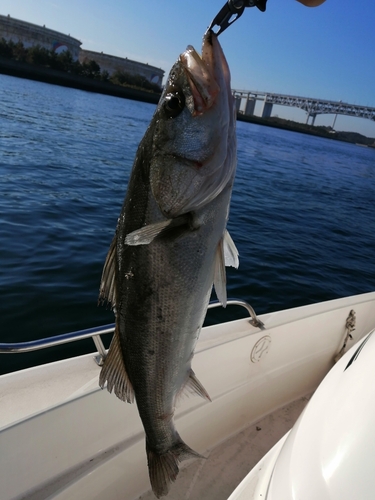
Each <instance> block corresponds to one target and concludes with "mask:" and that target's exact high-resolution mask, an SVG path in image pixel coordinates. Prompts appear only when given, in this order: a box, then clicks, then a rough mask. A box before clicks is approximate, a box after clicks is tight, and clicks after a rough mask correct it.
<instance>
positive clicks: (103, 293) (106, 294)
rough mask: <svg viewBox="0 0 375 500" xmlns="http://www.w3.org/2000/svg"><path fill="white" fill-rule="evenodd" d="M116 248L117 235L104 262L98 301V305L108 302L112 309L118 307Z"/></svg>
mask: <svg viewBox="0 0 375 500" xmlns="http://www.w3.org/2000/svg"><path fill="white" fill-rule="evenodd" d="M116 246H117V237H116V235H115V236H114V237H113V240H112V243H111V245H110V247H109V250H108V254H107V257H106V259H105V262H104V267H103V272H102V278H101V281H100V288H99V299H98V304H103V303H105V302H108V303H110V304H111V307H112V309H114V308H115V306H116V279H115V278H116Z"/></svg>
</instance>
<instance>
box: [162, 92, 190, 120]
mask: <svg viewBox="0 0 375 500" xmlns="http://www.w3.org/2000/svg"><path fill="white" fill-rule="evenodd" d="M184 107H185V96H184V94H183V93H182V92H179V91H175V92H170V93H168V94H167V95H166V96H165V101H164V109H165V111H166V113H167V115H168V118H176V116H178V115H179V114H180V113H181V111H182V110H183V109H184Z"/></svg>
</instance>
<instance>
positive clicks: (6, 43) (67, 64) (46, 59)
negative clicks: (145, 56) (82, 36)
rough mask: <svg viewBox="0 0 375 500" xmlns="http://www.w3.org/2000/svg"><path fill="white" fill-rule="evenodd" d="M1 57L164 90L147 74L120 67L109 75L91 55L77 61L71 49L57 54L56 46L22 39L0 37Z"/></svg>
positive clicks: (99, 78)
mask: <svg viewBox="0 0 375 500" xmlns="http://www.w3.org/2000/svg"><path fill="white" fill-rule="evenodd" d="M0 57H6V58H8V59H13V60H15V61H20V62H26V63H29V64H36V65H38V66H44V67H46V68H51V69H57V70H60V71H65V72H67V73H71V74H73V75H78V76H83V77H86V78H92V79H94V80H99V81H102V82H110V83H114V84H115V85H123V86H126V87H134V88H141V89H143V90H149V91H152V92H158V93H159V92H160V90H161V89H160V87H159V85H157V84H156V83H151V82H150V81H148V80H147V78H145V77H144V76H141V75H133V74H130V73H127V72H126V71H121V70H116V71H115V72H114V73H112V75H110V74H109V73H108V71H107V70H103V71H102V70H101V68H100V66H99V64H98V63H97V62H96V61H94V60H92V59H91V60H89V59H85V60H84V61H83V62H82V63H81V62H79V61H75V60H73V56H72V54H71V53H70V52H69V51H68V50H65V51H63V52H60V53H59V54H57V53H56V52H55V51H54V50H48V49H46V48H44V47H41V46H40V45H33V46H32V47H25V46H24V45H23V43H22V42H13V41H12V40H5V38H2V39H1V40H0Z"/></svg>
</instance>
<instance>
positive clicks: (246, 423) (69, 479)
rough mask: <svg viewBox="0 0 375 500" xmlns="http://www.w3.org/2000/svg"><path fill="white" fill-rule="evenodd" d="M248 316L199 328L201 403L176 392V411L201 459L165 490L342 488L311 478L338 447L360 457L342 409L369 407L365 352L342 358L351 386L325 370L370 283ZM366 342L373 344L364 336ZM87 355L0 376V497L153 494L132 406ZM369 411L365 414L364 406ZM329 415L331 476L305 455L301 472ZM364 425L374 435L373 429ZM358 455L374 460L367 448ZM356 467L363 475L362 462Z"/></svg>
mask: <svg viewBox="0 0 375 500" xmlns="http://www.w3.org/2000/svg"><path fill="white" fill-rule="evenodd" d="M352 311H354V312H352ZM259 319H260V320H261V322H262V323H263V326H262V327H255V326H253V324H251V323H250V321H249V318H244V319H240V320H236V321H230V322H227V323H221V324H218V325H214V326H209V327H205V328H203V329H202V333H201V336H200V339H199V342H198V344H197V348H196V352H195V356H194V360H193V369H194V371H195V373H196V374H197V376H198V378H199V380H200V381H201V382H202V384H203V386H204V387H205V388H206V389H207V391H208V393H209V394H210V396H211V399H212V403H208V402H205V401H203V400H202V399H201V398H198V397H195V396H192V397H190V398H186V399H184V400H182V401H181V403H180V405H179V406H178V408H177V410H176V417H175V422H176V428H177V429H178V432H179V433H180V435H181V437H182V438H183V440H184V441H185V442H186V443H187V444H188V445H189V446H191V447H192V448H193V449H194V450H196V451H198V452H199V453H201V454H203V455H204V456H205V457H207V458H206V459H197V460H195V461H190V462H186V463H184V462H183V463H182V467H181V469H182V470H181V472H180V474H179V476H178V477H177V480H176V482H175V483H174V484H173V485H172V487H171V490H170V493H169V495H168V496H167V497H166V498H167V499H173V500H180V499H184V500H186V499H194V500H196V499H204V500H211V499H215V500H221V499H223V500H224V499H228V497H230V498H231V500H244V499H245V498H246V499H249V500H253V499H255V498H256V499H257V500H260V499H262V500H265V499H268V500H276V499H277V500H279V499H280V500H281V499H282V500H288V499H290V500H292V499H293V500H295V499H297V498H298V499H299V498H303V499H304V500H310V499H313V498H319V500H325V499H327V500H328V498H329V499H330V500H338V499H339V498H340V500H341V499H343V498H348V499H349V498H354V497H353V496H345V495H346V493H345V491H344V493H343V492H342V489H341V490H339V493H340V492H341V493H340V494H341V496H334V495H337V494H339V493H337V491H336V490H335V491H334V494H333V493H332V490H329V489H328V490H327V488H326V489H324V488H325V486H324V485H323V483H324V478H326V477H328V479H329V480H330V481H331V482H332V478H333V477H334V476H335V474H334V472H335V471H336V469H337V470H338V469H339V467H340V460H341V462H344V460H343V456H344V455H345V454H344V452H343V449H346V448H345V446H346V447H349V448H348V449H350V451H351V453H353V454H354V457H355V458H356V460H357V461H358V460H359V455H358V453H360V451H361V449H362V448H361V449H357V451H353V450H354V448H355V446H354V445H355V443H354V444H353V436H354V435H355V429H353V428H352V426H351V424H350V422H347V420H346V414H345V411H349V410H350V408H352V414H350V415H349V418H350V419H354V420H355V414H356V411H355V410H356V408H358V411H357V413H360V414H361V415H359V416H358V415H357V417H356V418H357V420H355V422H356V423H357V425H367V426H368V425H369V422H370V419H369V417H366V419H365V418H364V414H365V412H367V413H368V412H369V411H370V410H369V407H368V405H367V406H366V405H365V406H363V404H362V403H363V401H365V402H368V398H367V399H366V398H363V394H362V392H360V391H359V388H360V387H362V385H363V384H364V381H365V380H368V379H370V377H371V375H369V374H368V373H367V371H368V370H370V368H369V366H371V363H370V361H369V360H370V358H371V356H370V355H369V354H368V353H367V355H366V356H367V358H366V356H363V359H364V361H365V360H366V359H367V364H366V363H364V361H363V362H362V360H361V363H358V364H357V365H356V366H355V371H354V370H352V371H351V372H350V370H347V373H349V372H350V377H352V378H353V380H351V379H349V378H348V377H347V379H346V382H345V383H346V384H350V387H349V389H345V387H347V386H345V387H344V388H343V389H341V388H340V385H339V383H338V382H337V380H338V377H339V375H338V374H339V373H342V371H343V370H342V369H341V368H342V366H344V368H345V367H346V366H347V363H348V360H350V359H352V357H353V354H352V353H351V352H347V351H348V350H349V349H354V351H355V350H356V349H358V346H356V344H357V343H358V342H360V341H362V339H364V338H366V336H368V334H370V333H371V332H372V331H373V330H374V329H375V292H371V293H366V294H362V295H357V296H351V297H347V298H342V299H336V300H332V301H327V302H321V303H318V304H312V305H308V306H303V307H298V308H294V309H287V310H283V311H276V312H273V313H269V314H264V315H261V316H259ZM353 328H354V329H353ZM373 337H374V341H373V342H372V343H373V344H374V349H372V352H374V351H375V336H373ZM368 344H369V348H371V345H370V344H371V342H370V341H369V342H368ZM344 345H345V347H344ZM352 346H354V347H352ZM0 348H1V346H0ZM0 351H1V349H0ZM345 352H347V353H346V354H345ZM95 354H96V353H92V354H88V355H84V356H79V357H74V358H69V359H65V360H63V361H58V362H53V363H48V364H45V365H41V366H35V367H33V368H30V369H26V370H21V371H18V372H14V373H9V374H6V375H3V376H1V377H0V450H1V452H0V485H1V487H0V488H1V495H0V496H1V499H2V500H11V499H12V500H15V499H17V500H20V499H28V500H42V499H52V498H53V499H59V500H63V499H64V500H68V499H69V500H75V499H77V500H78V499H79V500H85V499H87V500H92V499H99V498H106V499H107V500H115V499H121V500H135V499H139V498H141V499H143V500H146V499H153V498H155V497H154V495H153V494H152V492H151V491H150V483H149V478H148V471H147V459H146V453H145V443H144V431H143V428H142V425H141V421H140V419H139V416H138V412H137V408H136V406H135V405H130V404H126V403H123V402H121V401H120V400H118V399H117V398H116V396H115V395H114V394H109V393H108V391H106V390H101V389H100V388H99V386H98V377H99V371H100V367H99V366H98V365H97V363H96V362H95V360H94V356H95ZM2 355H9V354H0V359H1V356H2ZM14 355H16V354H14ZM342 355H343V357H341V356H342ZM361 357H362V355H361ZM339 358H340V359H339ZM336 361H338V362H337V363H336ZM374 366H375V365H374ZM332 367H333V369H332ZM331 369H332V370H331ZM374 370H375V369H372V374H373V372H374ZM357 372H358V373H357ZM327 374H328V377H327V378H326V379H325V380H324V382H323V383H322V384H321V382H322V380H323V379H324V378H325V377H326V375H327ZM332 374H333V375H332ZM352 374H353V375H352ZM335 377H336V378H335ZM327 380H328V382H327ZM335 380H336V382H335ZM348 381H349V382H348ZM356 383H357V384H358V394H357V395H356V397H354V396H353V399H352V402H351V405H348V404H347V402H346V401H347V399H346V398H345V394H347V392H345V391H346V390H348V391H349V393H350V394H351V395H352V393H353V391H354V388H355V387H356V386H355V384H356ZM319 384H321V386H320V387H319V389H318V391H316V389H317V387H318V386H319ZM366 390H369V389H368V387H367V388H366ZM314 391H316V392H315V394H314V396H313V397H312V398H311V401H310V403H308V401H309V399H310V396H311V395H312V394H313V393H314ZM340 391H341V392H340ZM370 392H371V391H370ZM320 393H322V394H323V396H320V395H319V394H320ZM340 395H341V396H340ZM339 396H340V397H341V399H340V397H339ZM319 398H320V399H319ZM313 401H314V404H313ZM330 401H332V404H333V407H334V408H336V411H339V415H340V416H341V417H340V418H341V420H343V421H345V422H347V426H346V427H345V428H344V429H343V428H342V427H339V425H338V426H337V429H335V421H336V420H335V419H338V420H340V418H338V417H337V415H336V414H335V412H334V410H332V411H331V410H330V408H329V405H330ZM361 401H362V403H361ZM372 401H373V399H372ZM340 402H341V403H340ZM307 403H308V404H307ZM306 404H307V407H306V410H305V411H304V412H303V414H302V416H301V417H300V414H301V412H302V410H303V409H304V407H305V406H306ZM340 404H341V406H340ZM361 404H362V407H363V408H362V407H361ZM366 404H367V403H366ZM322 405H323V406H322ZM356 405H357V406H356ZM310 408H312V410H310ZM348 408H349V410H348ZM361 408H362V409H363V411H362V410H361ZM330 412H331V413H330ZM370 413H371V412H370ZM335 415H336V416H335ZM371 416H372V417H374V416H375V406H374V410H373V411H372V414H371ZM298 417H300V418H299V419H298ZM360 417H362V420H361V419H360ZM297 419H298V421H297V424H296V426H295V427H294V428H293V430H292V432H291V433H290V434H289V435H286V433H288V431H289V430H290V429H291V428H292V427H293V425H294V423H295V421H296V420H297ZM327 419H328V421H329V425H330V427H329V430H330V431H332V432H329V433H328V436H331V441H330V440H328V442H329V444H330V446H331V448H332V447H333V449H335V448H334V447H335V446H338V447H339V450H340V453H341V454H340V453H339V452H338V451H337V449H336V454H335V455H334V456H335V457H336V462H334V465H331V475H329V473H326V475H325V476H324V474H323V476H324V477H323V476H322V477H323V479H321V480H320V482H319V481H316V477H315V476H310V475H309V473H308V471H309V467H310V464H315V465H314V467H315V469H316V470H315V472H314V471H313V472H312V474H313V473H314V474H317V473H318V472H319V452H320V451H321V448H319V447H318V448H317V450H315V454H314V446H313V444H314V443H317V442H318V441H319V439H321V438H322V436H323V437H324V439H325V440H324V443H326V442H327V429H326V428H325V425H327V423H326V422H327ZM341 425H343V423H342V422H341ZM334 431H335V432H334ZM374 432H375V430H374ZM362 434H363V431H362ZM368 435H369V436H370V438H369V442H370V443H372V441H371V439H372V437H373V433H372V432H370V433H369V434H368ZM283 436H284V437H283ZM300 436H302V438H300ZM306 436H307V437H306ZM332 436H333V437H332ZM334 436H336V438H334ZM362 437H363V436H362ZM308 438H309V439H308ZM354 441H355V439H354ZM301 443H302V444H301ZM349 445H350V446H351V448H350V446H349ZM327 446H328V445H327ZM343 447H344V448H343ZM372 449H374V448H372ZM269 450H271V451H269ZM331 453H332V449H331ZM367 453H368V450H367ZM327 454H328V455H329V453H328V452H327ZM328 455H327V456H328ZM340 457H341V458H340ZM364 460H367V461H368V462H369V463H370V464H373V463H374V462H375V461H374V459H373V458H372V461H371V460H370V457H369V456H367V457H366V458H364ZM258 462H259V464H260V465H256V464H258ZM303 464H305V467H303V466H302V465H303ZM335 464H336V465H335ZM292 465H293V467H292ZM299 465H300V466H299ZM346 466H347V467H348V464H346ZM335 467H336V469H335ZM252 469H253V470H252ZM294 469H295V471H296V472H295V474H296V477H299V478H300V477H302V476H303V475H304V474H305V476H306V477H305V482H303V481H302V479H301V481H300V482H298V481H297V482H295V477H292V475H291V473H290V474H286V472H285V471H289V472H290V471H293V470H294ZM327 470H328V469H327ZM365 470H366V471H367V475H368V467H367V468H365ZM250 471H251V472H250ZM306 471H307V472H306ZM332 471H333V472H332ZM357 472H358V471H357V469H356V473H357ZM374 472H375V471H374ZM249 473H250V474H249ZM246 476H247V477H246ZM336 477H338V478H339V475H338V476H336ZM244 478H245V479H244ZM243 480H244V481H243ZM241 481H243V482H241ZM306 481H307V482H306ZM309 481H310V483H312V484H314V483H316V484H317V485H318V486H319V488H320V489H318V490H316V491H317V492H318V493H319V494H318V496H311V495H313V493H311V492H310V493H309V494H307V493H306V491H307V490H306V491H305V490H303V488H307V489H308V490H311V491H312V492H313V490H312V488H311V485H309ZM330 481H328V480H327V484H328V483H330ZM306 485H307V486H306ZM326 486H327V485H326ZM357 487H358V485H357ZM365 487H366V488H367V489H366V491H367V492H368V495H367V496H366V493H363V492H362V496H361V495H360V496H357V497H356V498H361V500H363V499H367V498H368V499H370V498H373V492H374V491H375V474H372V476H371V477H369V478H368V481H367V483H366V485H365ZM262 488H263V489H262ZM296 488H297V489H296ZM298 488H300V489H299V490H298ZM369 488H370V489H369ZM371 488H372V489H371ZM295 491H299V493H298V494H301V491H302V492H304V493H303V496H294V493H293V492H295ZM346 491H347V492H348V494H349V491H350V492H351V493H352V490H349V489H347V490H346ZM363 491H365V490H363ZM370 492H371V495H372V496H370ZM342 495H343V496H342Z"/></svg>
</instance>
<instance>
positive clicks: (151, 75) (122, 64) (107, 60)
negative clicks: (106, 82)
mask: <svg viewBox="0 0 375 500" xmlns="http://www.w3.org/2000/svg"><path fill="white" fill-rule="evenodd" d="M90 60H93V61H95V62H96V63H98V64H99V66H100V69H101V70H102V71H103V70H106V71H108V73H109V74H110V75H112V73H114V72H115V71H118V70H119V71H123V72H125V73H129V74H131V75H140V76H143V77H144V78H146V79H147V80H148V81H149V82H152V83H156V84H157V85H159V86H160V87H161V84H162V81H163V77H164V71H163V70H162V69H160V68H156V67H155V66H150V65H149V64H145V63H141V62H137V61H132V60H131V59H128V58H123V57H117V56H111V55H109V54H103V52H93V51H92V50H84V49H81V51H80V53H79V61H80V62H81V63H83V62H84V61H90Z"/></svg>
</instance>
